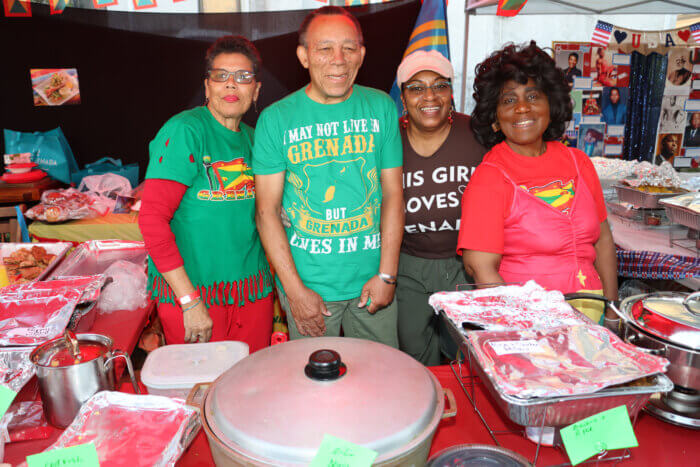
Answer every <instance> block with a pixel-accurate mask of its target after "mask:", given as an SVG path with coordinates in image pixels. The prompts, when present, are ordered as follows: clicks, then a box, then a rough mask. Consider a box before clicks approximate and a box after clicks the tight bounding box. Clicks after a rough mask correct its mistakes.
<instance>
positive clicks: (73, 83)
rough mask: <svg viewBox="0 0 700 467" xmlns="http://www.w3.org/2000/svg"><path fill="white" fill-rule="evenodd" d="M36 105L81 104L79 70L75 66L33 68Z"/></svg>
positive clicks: (31, 73)
mask: <svg viewBox="0 0 700 467" xmlns="http://www.w3.org/2000/svg"><path fill="white" fill-rule="evenodd" d="M29 74H30V77H31V80H32V93H33V96H34V106H35V107H43V106H57V105H77V104H80V85H79V83H78V70H77V69H75V68H32V69H31V70H29Z"/></svg>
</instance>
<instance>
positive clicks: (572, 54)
mask: <svg viewBox="0 0 700 467" xmlns="http://www.w3.org/2000/svg"><path fill="white" fill-rule="evenodd" d="M571 57H574V58H575V59H576V61H577V62H578V54H577V53H576V52H571V53H570V54H569V58H571Z"/></svg>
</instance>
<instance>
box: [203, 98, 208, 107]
mask: <svg viewBox="0 0 700 467" xmlns="http://www.w3.org/2000/svg"><path fill="white" fill-rule="evenodd" d="M204 105H205V106H207V105H209V98H208V97H205V98H204Z"/></svg>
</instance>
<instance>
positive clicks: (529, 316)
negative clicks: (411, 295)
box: [429, 281, 590, 331]
mask: <svg viewBox="0 0 700 467" xmlns="http://www.w3.org/2000/svg"><path fill="white" fill-rule="evenodd" d="M429 302H430V305H431V306H432V307H433V308H434V309H435V311H436V312H438V311H440V310H443V311H444V312H445V314H446V315H447V317H448V318H450V319H451V320H452V322H454V323H455V324H456V325H457V326H458V327H461V326H462V324H464V323H466V324H468V325H471V326H478V327H481V328H483V329H486V330H492V331H501V330H510V329H542V328H552V327H557V326H565V325H575V324H589V323H590V321H589V320H588V319H587V318H585V317H584V316H583V315H582V314H580V313H579V312H577V311H576V310H574V309H573V308H572V307H571V305H569V304H568V303H566V300H565V299H564V295H563V294H562V293H561V292H558V291H547V290H545V289H544V288H543V287H541V286H540V285H538V284H537V283H536V282H535V281H528V282H527V283H526V284H525V285H523V286H520V285H504V286H500V287H493V288H489V289H477V290H465V291H457V292H438V293H436V294H433V295H432V296H431V297H430V300H429Z"/></svg>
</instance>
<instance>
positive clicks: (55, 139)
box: [3, 127, 78, 184]
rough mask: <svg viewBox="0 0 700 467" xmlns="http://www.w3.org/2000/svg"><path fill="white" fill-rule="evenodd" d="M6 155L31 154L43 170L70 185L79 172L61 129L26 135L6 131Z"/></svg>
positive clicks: (19, 132)
mask: <svg viewBox="0 0 700 467" xmlns="http://www.w3.org/2000/svg"><path fill="white" fill-rule="evenodd" d="M3 133H4V136H5V154H16V153H23V152H29V153H31V154H32V161H34V162H35V163H36V164H37V165H38V166H39V168H40V169H41V170H43V171H44V172H46V173H48V174H49V176H50V177H51V178H54V179H56V180H58V181H61V182H63V183H66V184H68V183H70V181H71V174H72V173H73V172H77V170H78V164H77V162H75V157H74V156H73V151H72V150H71V148H70V145H69V144H68V140H66V137H65V136H64V135H63V131H61V128H60V127H59V128H54V129H53V130H49V131H43V132H42V131H35V132H33V133H25V132H21V131H14V130H8V129H5V130H4V131H3Z"/></svg>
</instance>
